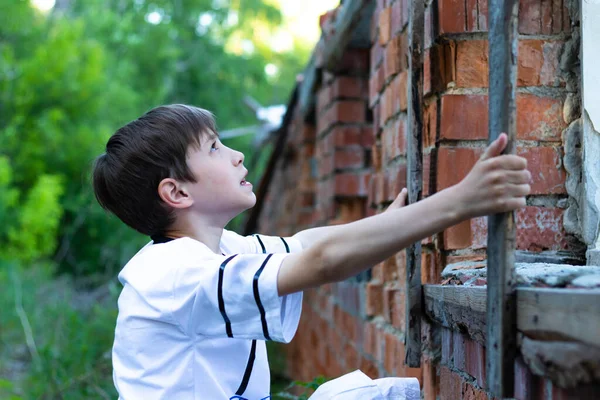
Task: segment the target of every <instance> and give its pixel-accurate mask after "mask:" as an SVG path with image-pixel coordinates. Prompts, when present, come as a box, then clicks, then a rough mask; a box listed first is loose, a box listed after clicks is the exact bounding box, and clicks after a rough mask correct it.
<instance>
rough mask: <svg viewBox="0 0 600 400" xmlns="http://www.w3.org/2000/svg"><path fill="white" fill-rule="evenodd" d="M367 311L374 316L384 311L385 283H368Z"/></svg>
mask: <svg viewBox="0 0 600 400" xmlns="http://www.w3.org/2000/svg"><path fill="white" fill-rule="evenodd" d="M366 302H367V304H366V313H367V315H368V316H370V317H372V316H375V315H380V314H381V313H382V311H383V284H382V283H381V282H377V281H371V282H369V283H367V288H366Z"/></svg>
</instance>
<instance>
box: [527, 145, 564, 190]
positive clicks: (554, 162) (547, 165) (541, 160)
mask: <svg viewBox="0 0 600 400" xmlns="http://www.w3.org/2000/svg"><path fill="white" fill-rule="evenodd" d="M561 153H562V152H561V150H560V148H556V147H525V148H523V147H520V148H517V154H518V155H520V156H521V157H525V158H526V159H527V169H529V171H530V172H531V175H532V183H531V194H563V193H566V189H565V179H566V171H565V169H564V166H563V163H562V154H561Z"/></svg>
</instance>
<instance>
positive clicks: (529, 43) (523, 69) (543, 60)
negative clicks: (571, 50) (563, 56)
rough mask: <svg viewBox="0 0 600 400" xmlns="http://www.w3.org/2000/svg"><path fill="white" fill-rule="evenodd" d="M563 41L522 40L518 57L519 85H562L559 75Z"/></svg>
mask: <svg viewBox="0 0 600 400" xmlns="http://www.w3.org/2000/svg"><path fill="white" fill-rule="evenodd" d="M562 47H563V43H562V42H560V41H546V40H537V39H536V40H533V39H531V40H520V41H519V55H518V58H517V63H518V72H517V85H518V86H542V85H544V86H561V85H562V84H564V82H563V81H562V79H560V78H559V77H558V74H557V70H558V67H559V58H560V53H561V50H562Z"/></svg>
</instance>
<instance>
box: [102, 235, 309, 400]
mask: <svg viewBox="0 0 600 400" xmlns="http://www.w3.org/2000/svg"><path fill="white" fill-rule="evenodd" d="M301 249H302V246H301V244H300V242H299V241H297V240H295V239H293V238H285V239H283V238H280V237H269V236H263V235H260V236H259V235H255V236H249V237H243V236H240V235H237V234H236V233H234V232H230V231H224V232H223V236H222V240H221V251H222V255H219V254H215V253H213V252H212V251H211V250H210V249H209V248H208V247H207V246H205V245H204V244H203V243H201V242H198V241H196V240H194V239H191V238H180V239H176V240H172V241H169V242H167V243H160V244H158V243H157V244H154V243H153V242H151V243H149V244H148V245H146V246H145V247H144V248H143V249H142V250H140V251H139V252H138V253H137V254H136V255H135V256H134V257H133V258H132V259H131V260H130V261H129V263H127V265H126V266H125V267H124V268H123V270H122V271H121V273H120V274H119V280H120V281H121V283H122V284H123V291H122V292H121V295H120V296H119V316H118V318H117V326H116V329H115V342H114V345H113V352H112V360H113V368H114V372H113V378H114V382H115V386H116V388H117V390H118V392H119V395H120V397H119V398H120V399H122V400H138V399H141V400H154V399H168V400H179V399H182V400H187V399H203V400H221V399H247V400H262V399H268V398H270V397H269V393H270V374H269V364H268V360H267V352H266V346H265V340H275V341H279V342H286V343H287V342H289V341H290V340H291V339H292V337H293V336H294V334H295V332H296V329H297V327H298V322H299V320H300V313H301V308H302V293H295V294H292V295H288V296H284V297H279V295H278V292H277V274H278V272H279V267H280V265H281V262H282V261H283V259H284V258H285V257H286V256H287V254H286V253H287V252H295V251H300V250H301ZM236 396H237V397H236Z"/></svg>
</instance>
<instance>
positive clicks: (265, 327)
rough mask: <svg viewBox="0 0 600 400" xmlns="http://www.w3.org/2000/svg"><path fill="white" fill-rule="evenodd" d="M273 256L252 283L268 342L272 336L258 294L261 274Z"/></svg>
mask: <svg viewBox="0 0 600 400" xmlns="http://www.w3.org/2000/svg"><path fill="white" fill-rule="evenodd" d="M272 255H273V254H269V255H268V256H267V258H266V259H265V261H264V262H263V263H262V265H261V266H260V268H259V269H258V271H256V274H255V275H254V281H253V282H252V288H253V289H254V300H255V301H256V306H257V307H258V311H259V312H260V322H261V323H262V329H263V334H264V335H265V339H266V340H271V336H269V327H268V325H267V318H266V315H265V308H264V307H263V305H262V302H261V301H260V293H259V292H258V278H260V274H261V273H262V272H263V269H265V265H267V263H268V262H269V258H271V256H272Z"/></svg>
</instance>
